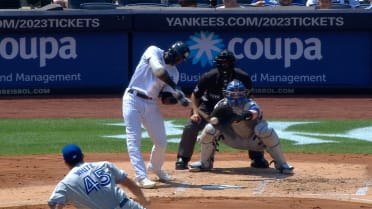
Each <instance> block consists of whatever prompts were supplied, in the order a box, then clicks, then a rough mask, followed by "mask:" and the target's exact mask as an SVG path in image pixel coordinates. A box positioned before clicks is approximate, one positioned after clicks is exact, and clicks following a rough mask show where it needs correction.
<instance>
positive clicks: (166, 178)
mask: <svg viewBox="0 0 372 209" xmlns="http://www.w3.org/2000/svg"><path fill="white" fill-rule="evenodd" d="M147 170H148V171H149V172H151V173H154V174H155V175H157V176H158V178H159V181H162V182H168V181H172V180H173V179H172V177H171V176H169V175H168V173H167V172H166V171H164V170H159V171H154V170H152V169H151V168H147Z"/></svg>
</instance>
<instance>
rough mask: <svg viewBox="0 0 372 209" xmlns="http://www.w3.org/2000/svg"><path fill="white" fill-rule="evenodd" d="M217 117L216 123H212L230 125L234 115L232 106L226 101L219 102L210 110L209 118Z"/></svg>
mask: <svg viewBox="0 0 372 209" xmlns="http://www.w3.org/2000/svg"><path fill="white" fill-rule="evenodd" d="M213 117H215V118H217V121H218V124H214V125H221V126H224V125H230V124H231V123H232V122H233V121H234V120H235V117H236V114H235V113H234V111H233V109H232V107H231V106H230V105H229V103H227V102H220V103H218V104H217V106H216V107H215V108H214V110H213V111H212V113H211V115H210V118H213Z"/></svg>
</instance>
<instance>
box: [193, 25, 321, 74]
mask: <svg viewBox="0 0 372 209" xmlns="http://www.w3.org/2000/svg"><path fill="white" fill-rule="evenodd" d="M225 41H226V40H225ZM187 44H188V45H189V46H190V50H191V53H190V58H191V59H192V64H198V63H199V64H200V65H201V66H202V67H206V66H213V59H214V57H216V56H217V55H218V53H219V52H221V51H222V50H223V49H225V48H227V49H228V50H230V51H232V52H233V53H234V54H235V57H236V59H237V60H242V59H248V60H250V61H255V60H259V59H266V60H269V61H275V60H276V61H278V60H279V61H283V66H284V68H290V67H291V66H292V64H293V62H295V61H296V60H299V59H305V60H309V61H315V60H321V59H322V58H323V56H322V42H321V40H320V39H319V38H315V37H310V38H306V39H300V38H298V37H285V38H283V37H266V38H265V37H264V38H258V37H249V38H242V37H234V38H232V39H230V40H227V45H226V46H225V44H224V40H223V39H221V38H220V37H219V35H217V34H215V33H213V32H205V31H201V32H199V33H195V34H194V35H191V36H190V37H189V41H187Z"/></svg>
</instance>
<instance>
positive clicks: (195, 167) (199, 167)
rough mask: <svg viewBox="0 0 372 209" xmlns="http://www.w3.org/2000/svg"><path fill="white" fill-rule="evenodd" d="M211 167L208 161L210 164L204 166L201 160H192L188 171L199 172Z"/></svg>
mask: <svg viewBox="0 0 372 209" xmlns="http://www.w3.org/2000/svg"><path fill="white" fill-rule="evenodd" d="M212 168H213V164H212V163H210V166H204V165H203V163H202V162H194V163H191V164H190V168H189V171H190V172H201V171H210V170H212Z"/></svg>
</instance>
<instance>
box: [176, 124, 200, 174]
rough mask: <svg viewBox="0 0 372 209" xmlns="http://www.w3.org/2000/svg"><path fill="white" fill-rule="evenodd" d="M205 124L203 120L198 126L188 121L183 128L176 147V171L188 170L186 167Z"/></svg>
mask: <svg viewBox="0 0 372 209" xmlns="http://www.w3.org/2000/svg"><path fill="white" fill-rule="evenodd" d="M205 124H206V121H205V120H202V121H201V122H200V123H199V124H198V123H195V122H193V121H191V120H190V121H189V122H188V124H186V126H185V127H184V129H183V132H182V136H181V141H180V144H179V145H178V153H177V161H176V170H184V169H188V166H187V165H188V163H189V161H190V160H191V156H192V154H193V153H194V147H195V143H196V139H197V137H198V134H199V131H201V130H202V129H203V128H204V126H205Z"/></svg>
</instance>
